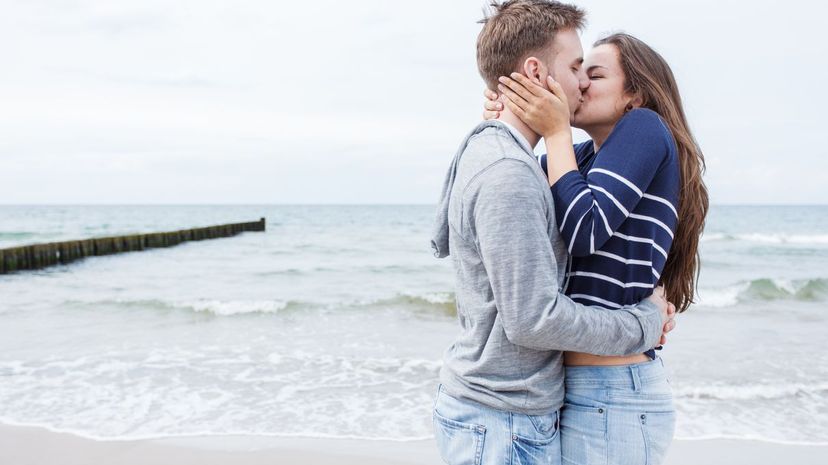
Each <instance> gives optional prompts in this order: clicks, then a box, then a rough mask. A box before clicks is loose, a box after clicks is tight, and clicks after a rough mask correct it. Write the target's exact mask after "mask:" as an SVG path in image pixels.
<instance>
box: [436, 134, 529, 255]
mask: <svg viewBox="0 0 828 465" xmlns="http://www.w3.org/2000/svg"><path fill="white" fill-rule="evenodd" d="M492 127H493V128H497V129H500V130H501V131H504V132H506V133H508V134H509V135H510V136H511V137H512V138H513V139H515V141H516V142H517V143H518V144H519V145H520V146H521V147H523V149H524V150H526V152H527V153H529V154H533V153H534V151H533V149H532V148H531V147H529V144H528V143H527V142H526V139H525V138H524V137H523V135H521V134H516V133H515V131H516V130H515V129H514V128H512V127H511V126H509V125H507V124H505V123H503V122H501V121H498V120H489V121H484V122H482V123H480V124H479V125H477V127H475V128H474V129H473V130H472V131H471V132H470V133H469V134H468V135H466V137H465V138H464V139H463V142H462V143H461V144H460V148H458V149H457V153H455V154H454V158H453V159H452V160H451V165H449V169H448V172H447V173H446V178H445V180H444V181H443V189H442V191H441V193H440V200H439V202H438V203H437V215H436V217H435V219H434V228H433V230H432V233H431V249H432V250H433V251H434V256H435V257H437V258H445V257H448V256H449V253H450V252H449V202H450V201H451V191H452V189H453V188H454V181H455V179H456V177H457V166H458V165H459V163H460V157H461V156H463V152H465V151H466V147H467V146H468V145H469V140H470V139H471V138H472V137H474V136H475V135H477V134H479V133H480V132H482V131H483V130H485V129H487V128H492Z"/></svg>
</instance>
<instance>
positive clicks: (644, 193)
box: [539, 109, 681, 309]
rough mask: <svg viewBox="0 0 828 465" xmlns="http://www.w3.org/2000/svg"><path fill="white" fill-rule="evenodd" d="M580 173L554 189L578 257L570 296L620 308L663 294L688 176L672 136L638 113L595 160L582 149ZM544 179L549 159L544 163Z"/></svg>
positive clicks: (578, 150) (589, 148)
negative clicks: (681, 192)
mask: <svg viewBox="0 0 828 465" xmlns="http://www.w3.org/2000/svg"><path fill="white" fill-rule="evenodd" d="M575 157H576V160H577V162H578V168H579V171H570V172H568V173H566V174H565V175H563V176H562V177H561V178H560V179H559V180H558V181H557V182H556V183H555V184H554V185H553V186H552V195H553V197H554V199H555V214H556V216H557V221H558V228H559V229H560V231H561V234H562V236H563V238H564V240H565V241H566V244H567V247H568V249H569V253H570V256H571V259H570V263H569V271H568V273H567V281H566V282H565V284H564V288H565V292H566V294H567V295H569V297H570V298H572V300H574V301H576V302H580V303H583V304H585V305H592V306H599V307H604V308H611V309H615V308H620V307H622V306H625V305H632V304H635V303H637V302H639V301H641V300H642V299H644V298H646V297H647V296H649V295H650V294H652V291H653V288H654V287H656V285H657V283H658V281H659V279H660V277H661V272H662V270H663V269H664V264H665V262H666V260H667V254H668V253H669V251H670V245H671V244H672V242H673V235H674V234H675V230H676V223H677V220H678V214H677V211H676V210H677V205H678V193H679V185H680V180H681V175H680V171H679V164H678V153H677V149H676V145H675V142H674V139H673V136H672V134H671V132H670V130H669V129H668V128H667V125H666V124H665V123H664V122H663V121H662V120H661V118H660V117H659V116H658V114H657V113H655V112H653V111H651V110H647V109H634V110H632V111H630V112H628V113H627V114H625V115H624V116H623V117H622V118H621V120H620V121H619V122H618V123H617V124H616V126H615V128H614V129H613V131H612V133H611V134H610V135H609V137H608V138H607V140H606V141H605V142H604V145H602V146H601V149H600V150H599V151H598V153H597V154H596V153H595V152H594V149H593V144H592V141H587V142H584V143H581V144H577V145H576V146H575ZM539 161H540V163H541V166H542V167H543V170H544V172H546V171H547V167H546V155H542V156H540V157H539Z"/></svg>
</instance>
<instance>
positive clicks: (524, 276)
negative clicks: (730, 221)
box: [463, 158, 662, 355]
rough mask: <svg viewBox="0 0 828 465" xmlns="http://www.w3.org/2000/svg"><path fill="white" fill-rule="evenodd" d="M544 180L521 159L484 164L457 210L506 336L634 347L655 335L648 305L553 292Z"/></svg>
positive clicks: (650, 342)
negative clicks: (612, 304) (595, 301)
mask: <svg viewBox="0 0 828 465" xmlns="http://www.w3.org/2000/svg"><path fill="white" fill-rule="evenodd" d="M542 189H546V187H545V186H542V185H541V183H539V182H538V179H537V176H536V175H535V173H533V172H532V169H531V168H530V167H529V166H528V165H527V164H526V163H524V162H522V161H520V160H515V159H508V158H507V159H503V160H500V161H498V162H497V163H495V164H493V165H491V166H490V167H489V168H487V169H486V170H485V171H483V172H482V173H481V174H480V175H478V177H477V179H476V180H475V182H474V183H473V184H470V185H469V186H468V187H467V191H466V192H465V193H464V199H463V201H464V206H463V208H464V210H465V211H466V212H468V218H469V221H470V224H469V227H470V228H471V231H472V236H473V239H474V241H475V243H476V244H477V247H478V251H479V254H480V257H481V259H482V261H483V265H484V267H485V269H486V273H487V275H488V276H487V277H488V280H489V282H490V285H491V289H492V294H493V296H494V300H495V305H496V306H497V311H498V315H499V317H500V319H501V322H502V325H503V328H504V331H505V333H506V337H507V339H509V341H511V342H512V343H514V344H516V345H520V346H524V347H529V348H532V349H536V350H572V351H579V352H587V353H592V354H596V355H626V354H633V353H641V352H644V351H646V350H648V349H651V348H652V347H654V346H655V345H656V343H657V342H658V339H659V338H660V336H661V330H662V323H661V314H660V312H659V309H658V308H657V307H656V305H655V304H653V303H651V302H649V301H646V300H645V301H643V302H641V303H640V304H639V305H638V306H636V307H625V308H622V309H620V310H614V311H607V310H606V309H601V308H597V307H587V306H584V305H581V304H578V303H575V302H573V301H572V300H571V299H569V297H567V296H566V295H564V294H562V293H560V292H559V288H558V282H559V281H558V276H557V264H556V260H555V254H554V251H553V250H552V244H551V242H550V239H549V232H548V228H549V221H548V219H547V208H548V206H547V204H546V201H545V197H544V191H543V190H542Z"/></svg>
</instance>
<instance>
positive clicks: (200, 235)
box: [0, 218, 265, 274]
mask: <svg viewBox="0 0 828 465" xmlns="http://www.w3.org/2000/svg"><path fill="white" fill-rule="evenodd" d="M264 230H265V219H264V218H261V219H260V220H259V221H253V222H250V223H234V224H222V225H218V226H207V227H204V228H194V229H182V230H180V231H171V232H160V233H150V234H132V235H129V236H113V237H98V238H93V239H85V240H79V241H65V242H50V243H48V244H33V245H26V246H22V247H11V248H8V249H0V274H5V273H13V272H15V271H21V270H38V269H41V268H46V267H48V266H54V265H64V264H67V263H71V262H73V261H75V260H80V259H82V258H86V257H95V256H101V255H112V254H116V253H123V252H134V251H139V250H146V249H155V248H159V247H172V246H174V245H178V244H181V243H182V242H189V241H201V240H205V239H217V238H220V237H230V236H235V235H237V234H241V233H243V232H246V231H264Z"/></svg>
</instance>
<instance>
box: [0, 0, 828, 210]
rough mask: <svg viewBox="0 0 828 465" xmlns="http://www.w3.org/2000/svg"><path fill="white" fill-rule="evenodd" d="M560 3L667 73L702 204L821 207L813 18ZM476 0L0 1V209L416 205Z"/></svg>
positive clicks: (450, 109)
mask: <svg viewBox="0 0 828 465" xmlns="http://www.w3.org/2000/svg"><path fill="white" fill-rule="evenodd" d="M576 3H577V4H579V5H581V6H582V7H584V8H585V9H586V10H587V12H588V15H589V27H588V28H587V30H586V31H585V32H584V35H583V39H584V47H585V49H588V47H589V44H590V43H591V42H592V41H593V40H594V39H596V38H597V37H598V36H599V35H601V34H602V33H606V32H609V31H614V30H625V31H627V32H629V33H632V34H634V35H637V36H638V37H640V38H641V39H643V40H645V41H646V42H648V43H649V44H650V45H652V46H653V47H654V48H656V49H657V50H658V51H659V52H661V53H662V55H664V56H665V58H666V59H667V60H668V62H669V63H670V64H671V65H672V67H673V70H674V72H675V73H676V76H677V79H678V81H679V86H680V88H681V90H682V93H683V96H684V99H685V104H686V110H687V112H688V117H689V119H690V122H691V125H692V128H693V130H694V131H695V135H696V137H697V139H698V140H699V142H700V144H701V146H702V148H703V150H704V152H705V154H706V156H707V160H708V174H707V177H706V179H707V183H708V186H709V187H710V191H711V196H712V201H713V203H716V204H723V203H754V204H755V203H823V204H824V203H828V188H826V186H828V174H826V173H828V170H827V169H826V168H828V162H826V160H825V158H826V156H827V155H828V153H827V152H826V149H825V148H824V146H823V144H822V143H821V142H822V136H823V134H825V130H824V129H823V125H824V124H825V123H824V118H823V115H824V113H825V112H826V108H828V97H826V93H825V91H824V90H823V88H824V86H825V83H826V82H828V63H826V59H825V57H826V56H828V53H826V52H828V46H826V44H828V41H826V40H825V37H824V30H825V26H826V22H825V19H824V18H825V15H826V12H828V8H826V7H825V6H822V5H821V4H819V3H815V2H810V1H801V0H791V1H786V2H771V1H752V2H728V1H723V0H719V1H710V0H696V1H656V0H647V1H643V0H636V1H582V2H576ZM484 4H485V2H483V1H478V0H462V1H458V0H454V1H437V0H419V1H405V2H404V1H388V0H385V1H379V0H365V1H360V2H342V1H334V0H315V1H313V2H302V1H265V0H248V1H233V2H230V1H211V2H204V1H194V0H179V1H176V2H169V1H166V0H163V1H162V0H140V1H126V0H124V1H118V2H111V1H103V0H99V1H85V0H75V1H71V0H65V1H37V0H25V1H24V0H20V1H14V0H0V6H2V9H0V11H2V12H3V14H2V15H0V42H2V43H3V46H2V47H0V63H2V72H0V203H6V204H8V203H12V204H15V203H433V202H435V201H436V199H437V196H438V191H439V187H440V184H441V182H442V178H443V175H444V173H445V170H446V167H447V165H448V162H449V160H450V158H451V157H452V155H453V154H454V151H455V149H456V147H457V145H458V143H459V142H460V140H461V139H462V137H463V136H464V135H465V134H466V132H468V130H469V129H471V128H472V127H473V126H474V125H475V124H476V123H477V121H478V120H479V118H480V113H481V110H482V89H483V82H482V80H481V79H480V77H479V75H478V73H477V68H476V65H475V61H474V52H475V50H474V48H475V41H476V38H477V33H478V32H479V30H480V25H479V24H477V21H478V20H479V19H480V18H481V17H482V7H483V5H484ZM579 137H582V135H579Z"/></svg>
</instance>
